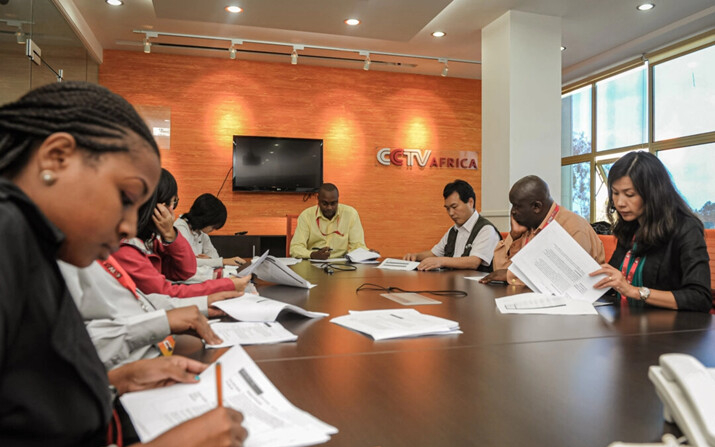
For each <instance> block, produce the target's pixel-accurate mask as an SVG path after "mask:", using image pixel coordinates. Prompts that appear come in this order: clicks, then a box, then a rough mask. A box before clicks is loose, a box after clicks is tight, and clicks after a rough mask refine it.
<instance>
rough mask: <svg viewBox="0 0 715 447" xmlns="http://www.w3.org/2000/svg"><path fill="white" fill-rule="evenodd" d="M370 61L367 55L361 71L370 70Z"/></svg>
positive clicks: (368, 54)
mask: <svg viewBox="0 0 715 447" xmlns="http://www.w3.org/2000/svg"><path fill="white" fill-rule="evenodd" d="M371 63H372V61H371V60H370V53H367V54H366V55H365V64H363V66H362V69H363V70H365V71H368V70H369V69H370V64H371Z"/></svg>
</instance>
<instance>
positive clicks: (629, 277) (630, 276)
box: [620, 238, 641, 300]
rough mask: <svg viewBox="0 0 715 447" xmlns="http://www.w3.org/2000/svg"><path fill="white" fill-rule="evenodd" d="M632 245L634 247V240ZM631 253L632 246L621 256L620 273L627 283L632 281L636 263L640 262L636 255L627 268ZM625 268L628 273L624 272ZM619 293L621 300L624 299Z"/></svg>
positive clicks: (636, 266)
mask: <svg viewBox="0 0 715 447" xmlns="http://www.w3.org/2000/svg"><path fill="white" fill-rule="evenodd" d="M634 239H635V238H634ZM633 245H634V247H635V241H634V243H633ZM632 254H633V248H631V249H630V250H628V252H627V253H626V256H625V257H624V258H623V265H622V266H621V273H623V277H624V278H626V281H628V284H632V283H633V276H635V274H636V270H637V269H638V264H639V263H640V262H641V258H640V256H639V257H637V258H636V259H635V260H633V265H632V266H631V268H630V269H629V268H628V263H629V262H631V255H632ZM626 270H627V271H628V273H626ZM620 295H621V299H622V300H623V299H625V297H624V296H623V294H620Z"/></svg>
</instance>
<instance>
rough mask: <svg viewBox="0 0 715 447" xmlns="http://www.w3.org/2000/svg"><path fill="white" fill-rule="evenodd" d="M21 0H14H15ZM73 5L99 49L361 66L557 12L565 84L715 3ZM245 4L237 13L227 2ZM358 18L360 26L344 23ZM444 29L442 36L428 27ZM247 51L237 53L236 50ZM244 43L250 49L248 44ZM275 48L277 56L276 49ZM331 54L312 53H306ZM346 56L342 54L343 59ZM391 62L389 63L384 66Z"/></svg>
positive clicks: (199, 1) (705, 22) (706, 17)
mask: <svg viewBox="0 0 715 447" xmlns="http://www.w3.org/2000/svg"><path fill="white" fill-rule="evenodd" d="M11 1H17V0H11ZM56 1H57V2H58V3H60V4H62V3H65V4H66V3H74V5H75V6H76V7H77V9H78V10H79V12H80V13H81V15H82V16H83V17H84V19H85V20H86V22H87V24H88V25H89V27H90V28H91V30H92V31H93V33H94V34H95V36H96V38H97V39H98V40H99V42H100V43H101V45H102V47H103V48H104V49H122V50H131V51H142V46H141V45H140V44H141V41H142V38H143V35H141V34H137V33H134V32H133V30H137V29H139V30H152V31H159V32H170V33H181V34H196V35H208V36H216V37H221V38H226V39H246V40H263V41H272V42H284V43H290V44H304V45H311V46H329V47H339V48H345V49H352V50H356V51H355V52H354V53H352V52H344V51H325V50H315V49H306V50H304V51H299V54H301V58H300V62H299V63H301V64H304V63H305V64H314V65H325V66H336V67H348V68H355V69H361V68H362V63H361V60H362V59H364V57H363V56H360V55H359V54H358V53H357V51H358V50H364V51H383V52H390V53H401V54H414V55H425V56H434V57H441V58H452V59H466V60H474V61H479V60H480V59H481V29H482V28H483V27H484V26H486V25H488V24H489V23H491V22H492V21H494V20H495V19H497V18H498V17H500V16H501V15H502V14H504V13H506V12H507V11H509V10H516V11H523V12H529V13H535V14H543V15H549V16H557V17H561V19H562V36H563V39H562V44H563V45H564V46H565V47H566V50H565V51H563V52H562V61H563V65H562V66H563V80H564V83H566V82H568V81H570V80H573V79H576V78H578V77H582V76H585V75H587V74H590V73H592V72H593V71H596V70H599V69H602V68H604V67H606V66H609V65H613V64H615V63H619V62H621V61H624V60H627V59H631V58H633V57H636V56H637V55H639V54H642V53H645V52H649V51H652V50H654V49H656V48H658V47H661V46H663V45H666V44H668V43H671V42H673V41H676V40H679V39H682V38H685V37H688V36H691V35H693V34H697V33H700V32H703V31H705V30H709V29H715V0H653V1H654V3H655V4H656V7H655V8H654V9H652V10H650V11H648V12H639V11H637V10H636V6H637V5H638V4H640V3H643V2H644V1H645V0H124V5H123V6H120V7H112V6H109V5H107V4H106V3H105V1H104V0H56ZM229 4H231V5H238V6H240V7H241V8H243V12H242V13H240V14H230V13H227V12H225V11H224V7H225V6H226V5H229ZM348 17H357V18H359V19H360V20H361V21H362V23H361V24H360V25H358V26H357V27H349V26H347V25H345V24H344V23H343V20H344V19H346V18H348ZM436 30H441V31H444V32H446V33H447V35H446V36H445V37H442V38H434V37H432V36H431V33H432V32H433V31H436ZM152 40H153V41H154V43H155V44H154V45H153V46H152V52H166V53H178V54H194V55H200V56H213V57H226V58H228V52H227V51H218V50H216V51H211V50H205V49H200V50H196V49H187V48H183V47H169V46H164V45H161V44H162V43H164V44H174V45H177V44H178V45H200V46H209V47H214V48H220V49H223V50H225V49H226V48H228V45H229V43H228V42H226V41H213V40H197V39H180V38H168V37H159V38H156V39H152ZM238 49H239V53H238V59H239V60H240V59H251V60H264V61H271V62H283V63H288V62H289V60H290V58H289V57H288V56H287V55H288V54H290V52H291V51H292V48H291V47H290V46H276V45H257V44H249V43H245V44H243V45H240V46H239V47H238ZM242 50H243V51H242ZM246 50H248V51H246ZM275 53H279V54H278V55H276V54H275ZM310 55H312V56H322V57H327V58H325V59H324V58H318V57H315V58H310V57H309V56H310ZM345 59H347V60H345ZM371 59H372V61H373V64H372V66H371V69H373V70H385V71H399V72H406V73H420V74H428V75H439V74H440V72H441V65H440V64H439V63H438V62H436V61H429V60H425V59H414V58H404V57H388V56H379V55H373V56H371ZM381 62H389V64H385V63H381ZM449 76H455V77H463V78H477V79H478V78H481V68H480V65H478V64H464V63H450V64H449Z"/></svg>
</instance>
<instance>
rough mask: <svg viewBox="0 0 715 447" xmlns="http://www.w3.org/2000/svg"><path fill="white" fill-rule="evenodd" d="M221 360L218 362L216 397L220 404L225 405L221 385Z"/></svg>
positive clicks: (220, 405)
mask: <svg viewBox="0 0 715 447" xmlns="http://www.w3.org/2000/svg"><path fill="white" fill-rule="evenodd" d="M222 386H223V384H222V383H221V362H216V398H217V399H218V406H219V407H222V406H223V390H222V389H221V387H222Z"/></svg>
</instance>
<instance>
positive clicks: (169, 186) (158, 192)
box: [137, 168, 178, 241]
mask: <svg viewBox="0 0 715 447" xmlns="http://www.w3.org/2000/svg"><path fill="white" fill-rule="evenodd" d="M177 191H178V187H177V185H176V179H175V178H174V176H173V175H171V172H169V171H167V170H166V169H164V168H161V176H159V184H158V185H157V186H156V189H155V190H154V194H152V196H151V198H150V199H149V200H148V201H147V202H146V203H145V204H144V205H142V206H141V208H139V220H138V222H137V237H138V238H140V239H142V240H143V241H149V240H151V239H152V238H153V237H154V235H155V234H156V233H157V231H158V230H157V228H156V225H154V220H153V219H152V218H151V217H152V215H153V214H154V208H156V204H157V203H164V204H168V202H169V201H170V200H171V198H172V197H174V196H175V195H176V194H177Z"/></svg>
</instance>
